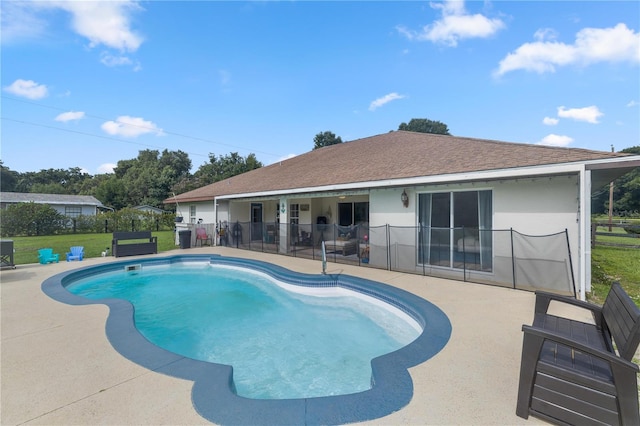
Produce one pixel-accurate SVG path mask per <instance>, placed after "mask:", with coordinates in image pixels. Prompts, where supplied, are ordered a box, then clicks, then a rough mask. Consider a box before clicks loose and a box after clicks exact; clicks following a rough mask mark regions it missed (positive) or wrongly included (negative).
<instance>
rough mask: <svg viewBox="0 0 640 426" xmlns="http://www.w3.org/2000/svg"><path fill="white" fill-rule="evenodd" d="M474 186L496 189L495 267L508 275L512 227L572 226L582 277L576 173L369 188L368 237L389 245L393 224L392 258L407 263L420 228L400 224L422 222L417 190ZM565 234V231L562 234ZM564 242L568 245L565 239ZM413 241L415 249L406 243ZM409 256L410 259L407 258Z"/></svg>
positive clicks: (544, 230) (530, 230)
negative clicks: (405, 198)
mask: <svg viewBox="0 0 640 426" xmlns="http://www.w3.org/2000/svg"><path fill="white" fill-rule="evenodd" d="M403 190H405V191H406V193H407V195H408V197H409V206H408V207H407V208H405V207H404V206H403V205H402V203H401V201H400V196H401V194H402V191H403ZM470 190H476V191H477V190H491V191H492V193H493V206H492V208H493V226H492V228H493V229H494V230H505V232H496V233H494V240H493V245H494V248H493V255H494V258H495V263H494V273H495V274H496V275H504V276H510V275H511V274H512V272H511V268H512V265H511V262H510V260H509V259H510V258H511V245H510V241H509V239H510V233H509V232H508V230H510V229H513V230H514V231H517V232H519V233H522V234H528V235H536V236H539V235H548V234H555V233H559V232H564V230H565V229H567V231H568V236H569V244H570V248H571V251H572V259H573V265H572V266H573V273H574V276H575V278H576V283H578V268H579V263H578V259H579V256H578V255H577V254H578V251H577V250H578V247H579V240H580V234H579V229H580V224H579V187H578V176H577V175H575V174H574V175H563V176H551V177H536V178H528V179H517V180H505V181H491V182H476V183H473V184H472V183H465V184H454V185H437V186H435V185H434V186H421V187H415V188H397V189H379V190H371V194H370V226H371V228H372V229H371V232H370V236H369V238H370V242H371V245H372V246H385V245H386V241H385V239H386V233H385V232H384V230H383V228H376V227H382V226H384V225H385V224H390V225H392V226H393V228H392V229H393V230H392V232H394V235H393V239H394V240H396V241H397V245H396V247H392V252H391V253H390V256H391V261H392V262H394V261H396V262H404V263H406V264H407V265H408V264H409V263H410V262H411V261H413V262H415V258H416V256H417V254H416V250H415V247H417V233H416V232H410V231H409V230H403V229H400V228H398V227H402V226H407V227H415V226H418V206H417V203H418V194H419V193H426V192H455V191H470ZM559 238H560V240H562V237H559ZM561 244H563V248H564V246H566V243H564V241H561ZM409 247H412V248H413V249H412V250H409V249H408V248H409ZM386 256H387V254H386V252H385V253H382V254H380V256H379V257H380V258H379V259H378V258H376V254H374V252H373V251H372V256H371V262H372V263H374V264H376V263H377V264H386V262H387V258H386ZM407 262H409V263H407Z"/></svg>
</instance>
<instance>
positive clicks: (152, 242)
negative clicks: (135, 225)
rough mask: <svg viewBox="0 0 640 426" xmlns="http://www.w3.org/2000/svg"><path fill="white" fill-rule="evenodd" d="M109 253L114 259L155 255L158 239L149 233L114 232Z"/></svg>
mask: <svg viewBox="0 0 640 426" xmlns="http://www.w3.org/2000/svg"><path fill="white" fill-rule="evenodd" d="M132 241H133V242H132ZM111 251H112V252H113V255H114V256H115V257H122V256H136V255H140V254H156V253H158V239H157V237H153V236H151V231H138V232H114V233H113V239H112V240H111Z"/></svg>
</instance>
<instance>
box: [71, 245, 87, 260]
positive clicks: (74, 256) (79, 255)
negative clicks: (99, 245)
mask: <svg viewBox="0 0 640 426" xmlns="http://www.w3.org/2000/svg"><path fill="white" fill-rule="evenodd" d="M82 259H84V247H82V246H73V247H71V251H70V252H69V253H67V262H70V261H72V260H78V261H80V260H82Z"/></svg>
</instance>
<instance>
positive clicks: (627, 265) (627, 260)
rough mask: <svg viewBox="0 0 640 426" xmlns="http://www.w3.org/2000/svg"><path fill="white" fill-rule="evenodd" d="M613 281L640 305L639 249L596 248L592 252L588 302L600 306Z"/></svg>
mask: <svg viewBox="0 0 640 426" xmlns="http://www.w3.org/2000/svg"><path fill="white" fill-rule="evenodd" d="M614 281H619V282H620V284H621V285H622V287H623V288H624V289H625V290H626V291H627V293H628V294H629V296H631V298H632V299H633V300H634V301H635V302H636V304H638V305H640V249H632V248H624V247H608V246H596V247H595V248H594V249H593V250H592V252H591V284H592V285H591V287H592V291H591V294H590V295H589V300H591V301H593V302H594V303H599V304H602V303H603V302H604V299H605V297H606V296H607V294H608V293H609V287H611V283H613V282H614Z"/></svg>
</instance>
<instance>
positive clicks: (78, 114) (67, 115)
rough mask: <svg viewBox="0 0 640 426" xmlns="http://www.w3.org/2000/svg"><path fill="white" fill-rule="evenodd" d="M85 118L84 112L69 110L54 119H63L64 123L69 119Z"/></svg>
mask: <svg viewBox="0 0 640 426" xmlns="http://www.w3.org/2000/svg"><path fill="white" fill-rule="evenodd" d="M83 118H84V112H82V111H69V112H63V113H62V114H59V115H58V116H57V117H56V118H55V119H54V120H55V121H62V122H63V123H66V122H67V121H73V120H81V119H83Z"/></svg>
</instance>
